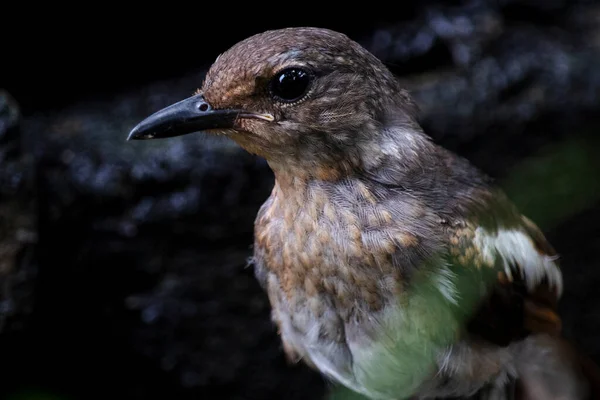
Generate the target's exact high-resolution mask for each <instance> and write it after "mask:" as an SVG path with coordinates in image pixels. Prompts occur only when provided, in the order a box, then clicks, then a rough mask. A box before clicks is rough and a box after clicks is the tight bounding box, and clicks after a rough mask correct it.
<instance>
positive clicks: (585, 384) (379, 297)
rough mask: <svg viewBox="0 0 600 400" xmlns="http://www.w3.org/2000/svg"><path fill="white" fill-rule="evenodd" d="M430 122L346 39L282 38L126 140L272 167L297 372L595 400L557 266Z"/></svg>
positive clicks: (266, 218)
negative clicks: (208, 147)
mask: <svg viewBox="0 0 600 400" xmlns="http://www.w3.org/2000/svg"><path fill="white" fill-rule="evenodd" d="M417 111H418V110H417V106H416V104H415V102H414V101H413V100H412V99H411V97H410V95H409V94H408V93H407V91H406V90H405V89H403V88H402V87H401V85H400V84H399V82H398V80H397V79H396V78H395V77H394V75H393V74H392V73H391V72H390V71H389V70H388V69H387V68H386V67H385V66H384V64H383V63H382V62H381V61H380V60H379V59H377V58H376V57H375V56H374V55H372V54H371V53H369V52H368V51H367V50H366V49H365V48H363V47H362V46H360V45H359V44H358V43H356V42H354V41H352V40H351V39H350V38H348V37H347V36H346V35H344V34H342V33H338V32H335V31H331V30H328V29H321V28H286V29H280V30H272V31H267V32H264V33H260V34H257V35H254V36H252V37H249V38H247V39H245V40H243V41H241V42H239V43H237V44H236V45H234V46H233V47H232V48H230V49H229V50H228V51H226V52H225V53H223V54H221V55H220V56H219V57H218V58H217V59H216V61H215V62H214V64H213V65H212V66H211V68H210V70H209V71H208V73H207V75H206V77H205V80H204V82H203V84H202V88H201V89H200V90H199V91H198V92H197V93H196V94H195V95H194V96H192V97H190V98H187V99H185V100H182V101H180V102H178V103H176V104H174V105H171V106H169V107H167V108H165V109H163V110H160V111H158V112H156V113H155V114H153V115H151V116H150V117H148V118H147V119H145V120H144V121H142V122H141V123H140V124H139V125H137V126H136V127H135V128H134V129H133V130H132V131H131V133H130V135H129V137H128V139H154V138H167V137H172V136H179V135H184V134H188V133H192V132H197V131H204V132H208V133H212V134H219V135H224V136H226V137H229V138H231V139H233V140H234V141H235V142H237V143H238V144H239V145H240V146H242V147H243V148H244V149H246V150H247V151H248V152H250V153H253V154H256V155H258V156H260V157H264V158H265V159H266V160H267V162H268V164H269V166H270V168H271V169H272V170H273V173H274V175H275V184H274V187H273V190H272V193H271V195H270V197H269V198H268V199H267V200H266V202H265V203H264V204H263V205H262V207H261V208H260V210H259V212H258V215H257V217H256V220H255V232H254V233H255V240H254V256H253V264H254V268H255V273H256V277H257V279H258V281H259V282H260V284H261V286H262V287H263V288H264V290H265V291H266V292H267V294H268V297H269V301H270V304H271V306H272V318H273V321H274V323H275V324H276V325H277V327H278V329H279V333H280V335H281V340H282V343H283V349H284V352H285V354H286V355H287V357H288V358H289V359H290V360H292V361H294V362H295V361H298V360H303V361H304V362H306V363H307V364H308V365H309V366H311V367H313V368H315V369H316V370H318V371H320V372H321V373H322V374H323V375H324V376H326V377H327V378H329V379H331V380H333V381H334V382H337V383H339V384H342V385H344V386H346V387H347V388H349V389H351V390H353V391H355V392H357V393H360V394H362V395H364V396H365V397H367V398H370V399H431V398H478V399H529V400H533V399H535V400H538V399H564V400H566V399H591V398H599V397H598V396H599V395H598V393H600V392H598V389H597V388H598V382H600V380H598V375H597V370H596V366H595V365H594V364H593V363H592V362H591V361H590V360H589V359H588V358H586V357H585V356H583V355H582V354H581V352H579V351H577V350H576V349H575V348H574V346H572V345H570V344H569V343H567V341H566V340H564V339H563V338H562V336H561V320H560V317H559V315H558V312H557V302H558V300H559V298H560V296H561V293H562V274H561V270H560V268H559V265H558V261H557V254H556V252H555V251H554V250H553V248H552V247H551V246H550V245H549V243H548V242H547V241H546V239H545V237H544V235H543V233H542V232H541V231H540V229H539V228H538V227H537V226H536V225H535V224H534V223H533V222H532V221H530V220H529V219H527V218H526V217H525V216H523V215H521V214H520V213H519V211H518V210H517V209H516V208H515V206H514V205H513V204H512V203H511V202H510V200H509V199H508V198H507V196H506V195H505V194H504V193H503V192H502V191H501V190H500V189H499V188H498V187H497V186H495V185H494V183H493V182H492V180H491V179H489V178H488V177H487V176H486V175H485V174H483V173H482V172H481V171H479V170H478V169H477V168H475V167H474V166H472V165H471V164H470V163H469V162H468V161H467V160H465V159H464V158H461V157H459V156H457V155H455V154H453V153H451V152H450V151H448V150H446V149H444V148H443V147H441V146H439V145H437V144H435V143H434V142H433V141H432V140H431V138H430V137H429V136H428V135H426V134H425V133H424V132H423V130H422V128H421V127H420V126H419V124H418V122H417V114H418V112H417ZM594 374H596V375H594Z"/></svg>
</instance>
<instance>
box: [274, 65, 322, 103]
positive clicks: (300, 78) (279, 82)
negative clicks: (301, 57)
mask: <svg viewBox="0 0 600 400" xmlns="http://www.w3.org/2000/svg"><path fill="white" fill-rule="evenodd" d="M311 78H312V77H311V75H310V74H309V73H308V72H307V71H305V70H303V69H300V68H288V69H284V70H283V71H281V72H279V73H278V74H277V75H275V76H274V77H273V79H272V80H271V83H270V90H271V94H272V95H273V97H275V99H276V100H278V101H282V102H284V103H293V102H294V101H298V100H300V99H301V98H302V97H303V96H304V95H305V94H306V92H308V89H309V87H310V83H311V80H312V79H311Z"/></svg>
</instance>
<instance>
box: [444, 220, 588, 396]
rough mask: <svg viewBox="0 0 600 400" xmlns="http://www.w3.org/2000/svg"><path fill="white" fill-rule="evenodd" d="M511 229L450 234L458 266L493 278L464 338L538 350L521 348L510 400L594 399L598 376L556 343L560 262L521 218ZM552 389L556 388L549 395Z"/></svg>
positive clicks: (465, 228) (470, 228)
mask: <svg viewBox="0 0 600 400" xmlns="http://www.w3.org/2000/svg"><path fill="white" fill-rule="evenodd" d="M513 222H514V223H511V224H510V225H507V226H504V227H498V226H496V227H494V228H493V229H486V228H484V227H482V226H480V225H477V224H473V223H464V224H462V225H461V226H460V227H459V228H457V229H454V230H453V236H452V237H451V239H450V240H449V243H450V253H451V254H452V255H453V256H452V258H453V260H454V265H455V266H456V267H458V268H484V269H485V268H492V269H494V270H495V271H496V278H495V279H492V281H491V283H490V285H491V288H490V291H489V292H488V293H489V294H488V295H487V297H486V298H485V300H484V301H483V303H482V304H481V305H480V306H479V308H478V310H477V312H476V313H475V314H474V316H473V317H472V318H471V320H470V322H469V324H468V328H467V330H468V334H469V335H470V336H471V337H473V338H476V339H477V340H483V341H486V342H491V343H494V344H496V345H499V346H509V345H511V344H515V343H532V344H531V346H537V350H535V349H532V350H531V353H530V354H528V349H529V348H531V347H528V346H527V345H523V346H522V349H523V355H522V357H523V361H522V362H520V365H521V367H519V368H520V370H519V372H518V377H517V381H516V384H514V383H515V382H513V384H514V388H515V390H516V392H515V393H514V398H516V399H527V400H537V399H546V398H559V397H554V396H565V397H560V398H574V399H575V398H582V397H579V396H580V395H579V393H584V392H585V393H588V394H589V393H590V392H591V393H593V394H592V395H591V397H584V398H593V399H595V398H600V370H599V369H598V367H597V366H596V365H594V363H593V362H592V361H591V360H590V359H589V358H587V357H586V356H584V355H583V353H581V352H580V351H578V350H577V349H576V348H575V347H574V346H573V345H572V344H570V343H568V342H567V341H566V340H564V338H562V336H561V319H560V317H559V314H558V310H557V303H558V300H559V298H560V296H561V293H562V273H561V271H560V268H559V265H558V256H557V254H556V252H555V251H554V249H553V248H552V246H550V244H549V243H548V242H547V240H546V238H545V237H544V235H543V234H542V232H541V231H540V230H539V228H538V227H537V226H536V225H535V224H534V223H533V222H532V221H530V220H529V219H527V218H526V217H522V216H519V218H518V219H515V220H513ZM539 350H544V351H546V353H547V354H543V352H540V351H539ZM540 368H541V370H542V371H543V372H540ZM544 368H545V370H544ZM556 385H559V386H560V387H561V388H560V389H556V390H553V389H551V388H554V387H556ZM569 385H570V386H569ZM565 388H566V389H565ZM511 390H512V389H511ZM550 392H553V393H552V394H549V393H550ZM565 393H566V395H565ZM586 396H587V395H586Z"/></svg>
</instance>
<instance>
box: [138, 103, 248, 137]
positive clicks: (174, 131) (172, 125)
mask: <svg viewBox="0 0 600 400" xmlns="http://www.w3.org/2000/svg"><path fill="white" fill-rule="evenodd" d="M240 114H242V111H240V110H213V108H212V107H211V106H210V104H208V103H207V102H206V100H204V97H203V96H202V94H197V95H195V96H192V97H189V98H187V99H185V100H182V101H180V102H177V103H175V104H173V105H171V106H169V107H166V108H163V109H162V110H160V111H157V112H156V113H154V114H152V115H151V116H149V117H148V118H146V119H145V120H143V121H142V122H140V123H139V124H138V125H137V126H136V127H135V128H133V129H132V130H131V132H130V133H129V136H128V137H127V140H141V139H162V138H168V137H173V136H181V135H186V134H188V133H192V132H198V131H204V130H207V129H228V128H233V125H234V122H235V120H236V119H237V117H238V116H239V115H240Z"/></svg>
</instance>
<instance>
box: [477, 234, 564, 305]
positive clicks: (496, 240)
mask: <svg viewBox="0 0 600 400" xmlns="http://www.w3.org/2000/svg"><path fill="white" fill-rule="evenodd" d="M473 242H474V244H475V246H477V248H478V250H479V252H480V253H481V257H482V258H483V260H484V261H485V263H486V264H488V265H497V262H499V261H501V262H502V264H503V265H502V266H503V268H504V272H505V273H506V276H507V277H508V278H509V279H512V274H513V272H515V269H516V272H518V273H520V274H521V276H523V278H524V279H525V282H526V283H527V287H528V289H529V290H532V289H533V288H534V287H535V286H536V285H538V284H539V283H540V282H542V280H543V279H544V278H546V279H547V280H548V283H549V284H550V286H553V287H554V288H555V289H556V290H557V293H558V295H559V296H560V295H561V294H562V290H563V281H562V273H561V271H560V269H559V267H558V265H557V264H556V262H555V261H556V259H557V258H558V257H556V256H549V255H547V254H542V253H540V252H539V251H538V250H537V249H536V246H535V244H534V243H533V241H532V239H531V237H530V236H529V235H528V234H527V233H525V232H523V231H521V230H517V229H499V230H498V231H497V232H495V233H492V232H489V231H486V230H485V229H483V228H481V227H479V228H477V229H476V230H475V236H474V238H473Z"/></svg>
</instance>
